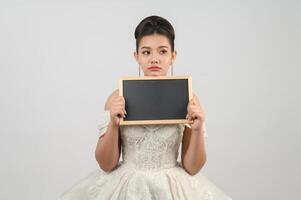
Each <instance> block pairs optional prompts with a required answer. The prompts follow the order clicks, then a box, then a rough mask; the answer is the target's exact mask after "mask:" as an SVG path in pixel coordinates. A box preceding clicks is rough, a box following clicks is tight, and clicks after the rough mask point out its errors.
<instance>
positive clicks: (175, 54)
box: [171, 50, 177, 61]
mask: <svg viewBox="0 0 301 200" xmlns="http://www.w3.org/2000/svg"><path fill="white" fill-rule="evenodd" d="M176 57H177V51H176V50H174V51H173V52H172V56H171V59H172V61H175V59H176Z"/></svg>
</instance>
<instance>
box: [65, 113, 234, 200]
mask: <svg viewBox="0 0 301 200" xmlns="http://www.w3.org/2000/svg"><path fill="white" fill-rule="evenodd" d="M109 120H110V114H109V112H108V111H106V112H104V115H103V116H102V117H101V121H102V122H101V124H100V125H99V137H100V136H102V135H103V134H105V132H106V129H107V125H108V123H109ZM184 127H185V125H183V124H173V125H131V126H120V134H121V141H122V156H121V157H122V159H121V158H120V162H119V164H118V166H117V167H116V168H115V169H114V170H113V171H112V172H109V173H106V172H104V171H103V170H102V169H101V168H99V169H97V170H95V171H93V172H91V173H90V174H88V175H87V176H86V177H84V178H83V179H81V180H79V181H78V182H77V183H76V184H74V185H73V186H72V187H71V188H69V189H68V190H66V191H65V192H64V193H63V194H62V195H61V196H60V197H59V200H140V199H141V200H142V199H143V200H231V198H230V197H229V196H228V195H226V194H225V193H224V192H223V191H222V190H220V189H219V188H218V187H217V186H216V185H215V184H214V183H212V182H211V181H210V180H208V179H207V178H206V177H205V176H204V175H203V174H202V173H201V171H200V172H199V173H197V174H196V175H194V176H191V175H190V174H188V173H187V172H186V171H185V170H184V169H183V167H182V166H181V162H180V160H181V158H180V148H179V147H180V146H181V141H182V137H183V131H184ZM204 136H205V137H207V134H206V130H204Z"/></svg>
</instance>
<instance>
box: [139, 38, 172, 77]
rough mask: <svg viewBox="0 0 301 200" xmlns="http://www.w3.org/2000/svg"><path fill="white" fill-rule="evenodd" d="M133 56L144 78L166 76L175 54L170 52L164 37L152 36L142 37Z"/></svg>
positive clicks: (166, 39)
mask: <svg viewBox="0 0 301 200" xmlns="http://www.w3.org/2000/svg"><path fill="white" fill-rule="evenodd" d="M134 56H135V59H136V60H137V62H138V64H139V66H140V67H141V68H142V70H143V72H144V76H166V75H167V72H168V69H169V67H170V65H171V63H172V62H173V61H174V60H175V58H176V52H175V51H174V52H172V50H171V46H170V43H169V41H168V38H167V37H166V36H164V35H160V34H153V35H147V36H144V37H142V39H141V40H140V44H139V48H138V52H135V53H134Z"/></svg>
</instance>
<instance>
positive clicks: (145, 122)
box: [119, 76, 193, 125]
mask: <svg viewBox="0 0 301 200" xmlns="http://www.w3.org/2000/svg"><path fill="white" fill-rule="evenodd" d="M182 79H186V80H187V84H188V88H187V90H188V101H189V100H191V99H192V97H193V93H192V78H191V76H156V77H149V76H143V77H122V78H120V80H119V96H124V95H123V94H124V93H123V90H124V88H123V83H124V81H127V80H182ZM179 123H182V124H188V123H191V121H188V120H187V119H186V118H184V119H159V120H124V119H123V118H120V125H150V124H179Z"/></svg>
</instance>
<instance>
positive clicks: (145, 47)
mask: <svg viewBox="0 0 301 200" xmlns="http://www.w3.org/2000/svg"><path fill="white" fill-rule="evenodd" d="M140 49H151V48H150V47H147V46H144V47H141V48H140Z"/></svg>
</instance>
